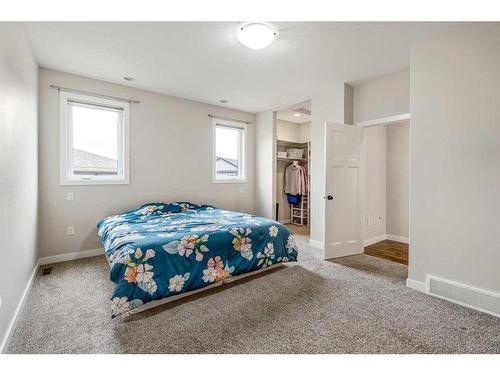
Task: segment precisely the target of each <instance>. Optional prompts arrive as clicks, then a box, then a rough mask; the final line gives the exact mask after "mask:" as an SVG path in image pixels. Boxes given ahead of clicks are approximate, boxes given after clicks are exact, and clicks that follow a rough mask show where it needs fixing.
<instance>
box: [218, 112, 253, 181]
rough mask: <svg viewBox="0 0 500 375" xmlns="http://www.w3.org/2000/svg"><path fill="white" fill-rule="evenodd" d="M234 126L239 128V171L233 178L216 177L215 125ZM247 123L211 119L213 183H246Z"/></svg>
mask: <svg viewBox="0 0 500 375" xmlns="http://www.w3.org/2000/svg"><path fill="white" fill-rule="evenodd" d="M218 125H220V126H224V127H228V128H235V129H239V130H241V137H240V150H239V156H240V158H241V173H240V176H238V177H235V178H224V179H218V178H217V155H216V151H217V126H218ZM247 139H248V137H247V124H246V123H244V122H238V121H231V120H225V119H222V118H215V117H214V118H213V119H212V183H214V184H246V183H247V160H248V158H247V150H248V147H247Z"/></svg>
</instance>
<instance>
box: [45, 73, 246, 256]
mask: <svg viewBox="0 0 500 375" xmlns="http://www.w3.org/2000/svg"><path fill="white" fill-rule="evenodd" d="M50 84H56V85H60V86H65V87H70V88H75V89H80V90H85V91H90V92H97V93H102V94H107V95H112V96H117V97H124V98H132V99H136V100H139V101H140V103H139V104H132V105H131V109H130V184H129V185H107V186H105V185H101V186H61V185H59V153H60V151H59V94H58V91H57V90H54V89H51V88H49V87H48V86H49V85H50ZM208 114H213V115H215V116H221V117H228V118H235V119H240V120H244V121H251V122H252V124H249V125H248V132H247V135H248V137H247V183H244V184H234V183H231V184H214V183H212V158H211V155H212V119H211V118H210V117H208ZM254 120H255V116H254V115H253V114H251V113H245V112H240V111H235V110H229V109H225V108H221V107H217V106H213V105H208V104H203V103H199V102H194V101H190V100H185V99H180V98H176V97H172V96H168V95H161V94H157V93H153V92H148V91H143V90H139V89H134V88H130V87H125V86H121V85H116V84H112V83H108V82H103V81H98V80H94V79H89V78H85V77H81V76H76V75H72V74H66V73H61V72H57V71H53V70H47V69H41V70H40V208H41V209H40V212H41V215H40V248H41V253H42V256H49V255H57V254H63V253H71V252H79V251H84V250H90V249H96V248H100V247H102V244H101V242H100V240H99V238H98V236H97V231H96V224H97V222H98V221H99V220H100V219H101V218H103V217H106V216H108V215H111V214H116V213H120V212H123V211H126V210H129V209H132V208H134V207H136V206H138V205H140V204H142V203H145V202H157V201H176V200H182V201H191V202H194V203H207V204H212V205H215V206H218V207H221V208H226V209H230V210H234V211H245V212H251V213H253V212H254V124H253V122H254ZM69 191H72V192H74V201H67V200H66V193H67V192H69ZM68 225H73V226H74V228H75V235H74V236H68V235H66V227H67V226H68Z"/></svg>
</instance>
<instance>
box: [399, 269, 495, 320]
mask: <svg viewBox="0 0 500 375" xmlns="http://www.w3.org/2000/svg"><path fill="white" fill-rule="evenodd" d="M431 282H439V283H440V285H439V286H437V289H435V290H434V287H431ZM406 286H407V287H408V288H411V289H414V290H416V291H419V292H421V293H424V294H428V295H430V296H434V297H437V298H440V299H444V300H446V301H449V302H452V303H456V304H457V305H461V306H465V307H468V308H470V309H473V310H477V311H481V312H483V313H486V314H490V315H493V316H496V317H499V318H500V294H499V293H496V292H492V291H490V290H486V289H481V288H477V287H474V286H470V285H467V284H463V283H458V282H456V281H452V280H447V279H443V278H441V277H436V276H431V275H427V276H426V278H425V282H422V281H417V280H412V279H406Z"/></svg>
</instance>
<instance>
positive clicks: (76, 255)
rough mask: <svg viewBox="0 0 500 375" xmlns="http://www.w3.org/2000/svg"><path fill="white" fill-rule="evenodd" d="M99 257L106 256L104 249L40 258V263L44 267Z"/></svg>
mask: <svg viewBox="0 0 500 375" xmlns="http://www.w3.org/2000/svg"><path fill="white" fill-rule="evenodd" d="M98 255H104V248H100V249H92V250H85V251H78V252H75V253H65V254H58V255H51V256H48V257H42V258H40V260H39V263H40V265H41V266H43V265H45V264H52V263H61V262H67V261H68V260H75V259H82V258H89V257H95V256H98Z"/></svg>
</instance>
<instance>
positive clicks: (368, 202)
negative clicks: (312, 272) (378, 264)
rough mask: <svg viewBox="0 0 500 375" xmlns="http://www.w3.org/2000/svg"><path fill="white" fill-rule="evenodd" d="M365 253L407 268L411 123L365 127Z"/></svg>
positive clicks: (373, 124)
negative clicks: (404, 265)
mask: <svg viewBox="0 0 500 375" xmlns="http://www.w3.org/2000/svg"><path fill="white" fill-rule="evenodd" d="M364 135H365V136H364V148H365V163H364V165H365V167H364V169H365V186H366V189H365V199H364V201H365V203H364V223H363V224H364V253H365V254H367V255H370V256H375V257H378V258H383V259H386V260H391V261H394V262H398V263H402V264H406V265H408V258H409V216H410V215H409V179H410V120H409V115H408V118H407V119H399V120H395V121H390V120H388V119H385V120H383V121H380V123H376V122H375V123H373V122H372V124H371V125H369V126H364Z"/></svg>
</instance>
